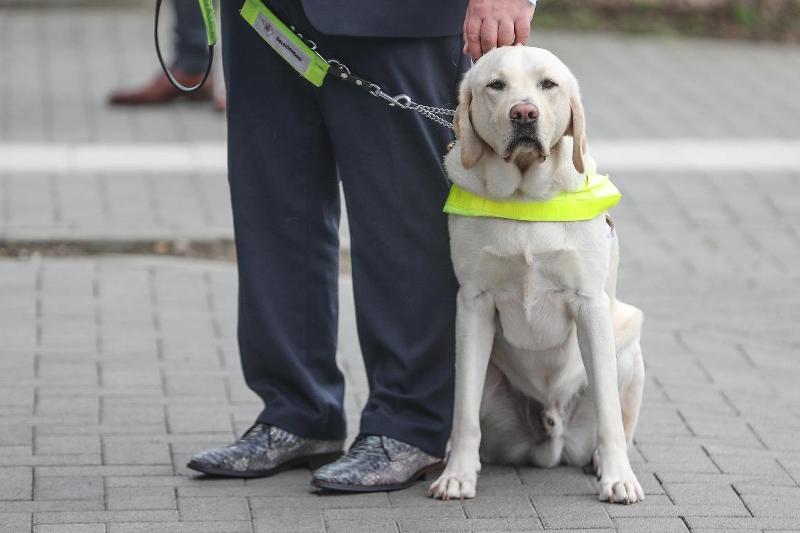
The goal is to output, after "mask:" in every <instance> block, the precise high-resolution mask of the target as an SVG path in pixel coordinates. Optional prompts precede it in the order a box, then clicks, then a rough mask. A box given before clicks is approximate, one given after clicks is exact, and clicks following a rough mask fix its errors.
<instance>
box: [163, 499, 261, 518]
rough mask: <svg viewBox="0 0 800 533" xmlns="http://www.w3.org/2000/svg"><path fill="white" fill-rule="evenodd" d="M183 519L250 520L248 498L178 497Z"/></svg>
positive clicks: (179, 509)
mask: <svg viewBox="0 0 800 533" xmlns="http://www.w3.org/2000/svg"><path fill="white" fill-rule="evenodd" d="M178 511H179V512H180V517H181V520H182V521H195V520H197V521H213V520H224V521H230V520H249V519H250V509H249V507H248V505H247V499H246V498H220V497H211V498H178Z"/></svg>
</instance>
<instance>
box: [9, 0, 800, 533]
mask: <svg viewBox="0 0 800 533" xmlns="http://www.w3.org/2000/svg"><path fill="white" fill-rule="evenodd" d="M34 15H36V16H41V13H36V14H34V13H33V12H30V11H28V12H25V11H3V12H2V14H0V73H2V74H0V94H2V97H0V143H19V142H30V143H50V142H62V143H71V142H79V143H95V142H98V143H99V142H104V143H106V142H114V143H127V142H130V143H147V142H161V141H164V142H174V143H184V142H194V141H209V140H210V141H218V140H221V139H222V138H223V136H224V130H223V125H222V121H221V119H220V117H218V116H216V115H214V114H213V113H212V112H211V111H210V110H204V111H198V110H191V109H190V108H188V107H186V106H179V107H177V108H174V109H171V110H167V111H163V110H161V111H144V112H128V111H116V110H114V111H109V110H107V109H106V108H105V107H104V106H103V104H102V98H103V97H104V95H105V93H106V91H107V89H108V88H110V87H111V86H113V85H115V84H117V83H119V82H122V81H130V80H132V79H134V78H140V79H141V78H142V77H144V76H146V74H147V73H149V72H150V71H151V70H152V69H153V62H152V57H151V50H150V48H149V41H148V39H149V37H148V32H149V24H150V18H149V13H145V12H138V11H110V10H92V11H81V10H75V11H56V12H53V13H51V14H48V15H44V22H43V24H44V27H45V28H46V30H47V31H45V32H38V33H37V35H39V36H41V39H42V40H40V41H34V39H33V38H32V35H33V33H34V24H35V23H36V18H35V16H34ZM542 37H543V39H544V40H545V41H546V42H547V43H548V46H551V47H553V48H554V49H557V50H558V51H559V53H560V54H561V55H562V56H563V57H564V59H565V60H566V61H567V62H568V63H569V64H570V65H571V66H572V67H573V68H574V69H575V70H576V71H577V72H578V74H579V75H580V76H581V77H582V79H583V80H584V93H585V98H586V102H587V109H588V112H589V120H590V125H591V128H592V132H593V135H594V137H593V138H594V139H598V138H600V139H626V138H663V139H669V138H693V137H694V138H707V139H715V138H731V137H733V138H748V137H757V138H767V137H786V136H788V137H791V138H797V137H798V135H797V133H796V131H795V127H796V117H797V116H798V115H799V114H800V103H798V100H797V99H796V98H794V95H795V94H797V93H798V91H800V77H798V76H797V74H796V71H797V70H798V68H797V67H799V66H800V51H798V49H797V48H788V47H779V46H773V45H745V44H730V43H710V42H701V41H651V40H646V39H631V40H627V39H618V38H611V37H597V36H583V35H581V36H576V35H561V34H545V35H543V36H542ZM137 39H142V40H144V41H145V43H147V44H146V46H144V47H143V48H142V49H139V48H137V46H136V45H135V43H136V41H137ZM622 56H624V57H627V58H629V59H630V61H626V62H622V61H620V59H619V58H620V57H622ZM117 57H119V58H121V59H120V61H116V60H115V58H117ZM773 79H775V80H776V81H775V82H774V83H771V82H770V80H773ZM754 94H758V95H759V96H758V98H757V99H756V100H755V101H752V100H751V98H752V97H753V95H754ZM655 102H657V103H658V105H654V103H655ZM665 157H669V154H665ZM0 164H2V162H0ZM654 167H655V168H654V170H653V171H650V172H635V173H634V172H613V171H614V169H610V170H612V172H613V173H614V177H615V182H616V183H617V184H618V185H619V186H620V188H621V189H622V190H623V192H624V193H625V200H624V201H623V203H622V204H621V205H620V207H619V208H617V209H615V216H616V219H617V223H618V228H619V232H620V237H621V240H622V243H621V244H622V254H623V263H622V267H621V276H620V279H621V281H620V295H621V297H622V298H623V299H625V300H628V301H630V302H631V303H635V304H637V305H639V306H640V307H642V308H643V309H644V310H645V313H646V316H647V322H646V329H645V333H644V350H645V359H646V362H647V389H646V392H645V400H644V408H643V414H642V422H641V426H640V430H639V432H638V435H637V439H636V446H635V449H634V450H633V451H632V456H633V460H634V467H635V469H636V471H637V473H638V474H639V476H640V480H641V481H642V482H643V484H644V487H645V490H646V492H647V495H648V498H647V500H646V501H645V502H644V503H642V504H638V505H635V506H631V507H621V506H610V505H607V504H603V503H599V502H597V501H595V499H594V496H593V489H592V486H591V483H592V482H591V479H590V478H589V477H587V476H584V475H583V474H582V473H581V472H580V471H579V470H576V469H571V468H559V469H554V470H538V469H529V468H520V469H513V468H506V467H498V466H488V467H487V468H486V470H485V472H484V473H483V474H482V476H481V479H480V482H479V491H480V494H479V498H478V499H476V500H474V501H468V502H464V503H461V502H447V503H442V502H436V501H432V500H429V499H426V498H425V497H424V496H423V493H424V490H425V488H426V485H424V484H418V485H416V486H415V487H413V488H411V489H409V490H407V491H403V492H398V493H392V494H388V495H387V494H375V495H366V496H352V497H319V496H316V495H314V494H312V493H311V492H310V490H309V485H308V481H309V474H308V472H306V471H292V472H287V473H284V474H281V475H279V476H277V477H275V478H271V479H267V480H257V481H248V482H243V481H238V480H232V481H231V480H209V479H202V478H196V477H192V476H191V475H189V473H188V472H187V471H186V470H185V468H184V464H185V461H186V458H187V456H188V455H189V454H190V453H192V452H194V451H196V450H198V449H202V448H205V447H208V446H214V445H217V444H222V443H225V442H228V441H230V440H231V439H233V438H234V437H235V436H236V435H238V434H239V433H241V432H242V431H243V430H244V429H246V427H247V426H248V425H249V424H250V422H251V421H252V419H253V417H254V416H255V414H256V413H257V412H258V410H259V405H258V402H257V401H256V399H255V397H254V396H253V395H252V394H251V393H249V392H248V391H247V389H246V388H245V387H244V385H243V383H242V379H241V375H240V371H239V366H238V361H237V353H236V346H235V339H234V330H235V292H236V276H235V272H234V269H233V267H232V266H231V265H230V264H228V263H211V262H201V261H190V260H177V259H174V260H168V259H154V258H147V257H136V258H131V257H127V258H109V257H82V258H80V257H79V258H71V259H52V258H46V259H43V260H39V259H36V258H34V259H32V260H27V261H22V260H20V261H15V260H2V261H0V533H5V532H13V533H18V532H30V531H31V530H33V532H34V533H70V532H74V533H99V532H106V533H128V532H137V533H139V532H186V533H203V532H208V533H218V532H220V533H225V532H239V531H242V532H262V531H264V532H266V531H277V532H284V531H327V532H335V531H343V532H351V531H367V532H381V531H392V532H398V531H401V532H406V531H503V530H536V529H559V530H562V531H569V530H581V531H587V530H609V531H613V530H618V531H630V532H641V531H654V532H661V531H665V532H666V531H687V530H691V531H696V532H698V531H727V530H742V531H800V407H799V406H800V388H799V387H798V385H797V383H798V382H800V360H799V359H798V355H797V353H798V348H800V330H798V328H797V325H796V324H797V323H798V321H799V320H800V290H798V289H800V277H798V275H797V273H796V270H795V264H796V263H797V261H798V260H799V259H800V252H798V250H800V224H798V222H797V218H796V216H797V214H798V211H800V193H798V188H797V183H798V178H800V174H797V173H772V172H769V173H758V174H753V173H746V172H730V173H725V174H716V173H697V172H695V173H688V172H672V173H659V172H658V171H657V167H658V162H657V161H656V162H654ZM225 194H226V193H225V187H224V176H222V175H218V174H213V173H210V174H203V175H192V176H189V175H186V174H164V175H160V174H153V175H150V174H148V175H142V174H125V173H113V174H88V175H70V174H57V173H53V174H42V175H37V174H18V175H11V174H1V173H0V200H2V201H0V239H5V241H6V242H10V241H14V240H15V239H17V240H26V239H34V237H35V236H36V235H38V236H39V237H40V238H49V239H76V240H79V239H98V238H107V239H110V240H120V239H130V238H133V237H141V238H150V239H156V238H167V239H177V238H194V237H195V236H197V235H201V236H202V235H206V236H207V235H209V234H211V235H213V236H214V237H213V238H215V239H217V238H227V237H226V235H228V236H229V231H230V229H229V224H228V222H227V220H229V216H230V214H229V212H228V210H227V197H226V196H225ZM226 232H228V233H226ZM341 283H342V289H343V290H342V291H341V292H342V298H343V300H342V322H341V325H340V335H341V346H340V354H339V360H340V365H341V366H342V368H343V370H344V372H345V374H346V377H347V380H348V389H347V391H348V392H347V411H348V414H349V422H350V433H351V435H352V434H354V432H355V430H356V424H357V419H358V411H359V407H360V406H361V405H362V404H363V402H364V400H365V397H366V393H367V389H366V380H365V378H364V375H363V367H362V365H361V362H360V357H359V351H358V346H357V342H356V339H355V326H354V323H353V310H352V301H351V296H350V290H349V284H350V281H349V279H348V278H347V277H343V278H342V279H341Z"/></svg>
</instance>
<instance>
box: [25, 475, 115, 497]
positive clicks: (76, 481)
mask: <svg viewBox="0 0 800 533" xmlns="http://www.w3.org/2000/svg"><path fill="white" fill-rule="evenodd" d="M104 497H105V494H104V491H103V478H100V477H38V478H37V479H36V483H35V489H34V498H35V499H36V500H76V499H85V500H98V501H103V499H104Z"/></svg>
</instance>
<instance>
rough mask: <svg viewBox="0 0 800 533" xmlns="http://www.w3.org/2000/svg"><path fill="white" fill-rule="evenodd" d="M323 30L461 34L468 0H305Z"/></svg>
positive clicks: (352, 33) (400, 34)
mask: <svg viewBox="0 0 800 533" xmlns="http://www.w3.org/2000/svg"><path fill="white" fill-rule="evenodd" d="M302 3H303V10H304V11H305V12H306V16H307V17H308V20H310V21H311V23H312V24H313V25H314V27H315V28H316V29H317V30H318V31H319V32H320V33H327V34H330V35H349V36H353V37H439V36H443V35H458V34H460V33H461V30H462V26H463V24H464V15H465V13H466V11H467V0H302Z"/></svg>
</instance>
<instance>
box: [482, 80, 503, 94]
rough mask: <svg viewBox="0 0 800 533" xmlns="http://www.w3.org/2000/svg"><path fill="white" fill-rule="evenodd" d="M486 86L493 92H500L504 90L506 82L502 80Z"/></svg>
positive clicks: (493, 81)
mask: <svg viewBox="0 0 800 533" xmlns="http://www.w3.org/2000/svg"><path fill="white" fill-rule="evenodd" d="M486 86H487V87H489V88H490V89H494V90H495V91H502V90H503V89H505V88H506V82H504V81H503V80H492V81H490V82H489V84H488V85H486Z"/></svg>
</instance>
